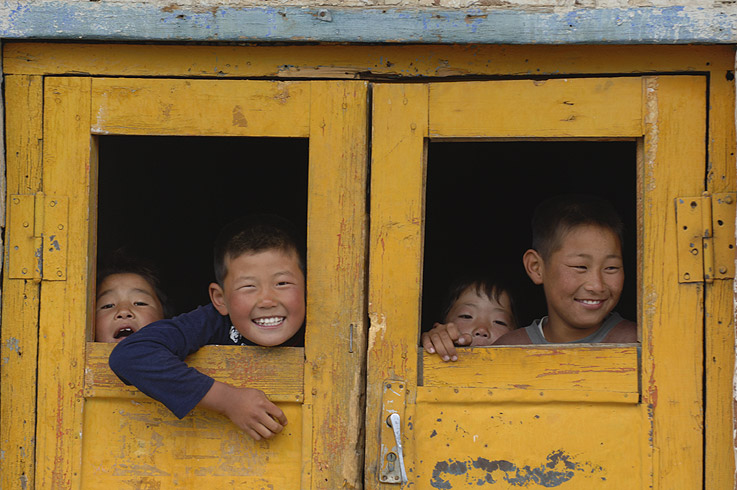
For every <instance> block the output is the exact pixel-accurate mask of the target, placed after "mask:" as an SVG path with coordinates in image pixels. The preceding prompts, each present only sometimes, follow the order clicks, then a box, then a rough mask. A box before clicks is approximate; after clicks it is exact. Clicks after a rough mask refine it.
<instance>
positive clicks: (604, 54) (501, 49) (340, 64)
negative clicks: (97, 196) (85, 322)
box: [0, 41, 737, 488]
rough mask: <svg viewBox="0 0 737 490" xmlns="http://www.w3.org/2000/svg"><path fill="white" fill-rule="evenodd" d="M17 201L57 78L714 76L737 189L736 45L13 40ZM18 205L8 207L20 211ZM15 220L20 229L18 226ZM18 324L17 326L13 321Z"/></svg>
mask: <svg viewBox="0 0 737 490" xmlns="http://www.w3.org/2000/svg"><path fill="white" fill-rule="evenodd" d="M2 49H3V55H4V56H3V72H4V75H5V92H4V98H5V116H6V125H5V135H6V150H7V153H6V157H7V162H6V164H7V194H8V195H12V194H31V195H33V194H35V193H36V192H37V191H40V190H42V187H41V171H42V168H43V167H42V165H41V150H42V147H43V144H44V134H43V123H42V108H43V84H44V78H45V77H47V76H54V75H62V76H74V75H78V74H80V73H85V74H89V75H90V76H93V77H99V76H125V77H131V76H140V77H167V76H169V77H191V78H202V77H205V78H249V77H258V78H271V79H281V78H285V77H286V78H289V77H301V76H309V77H314V78H320V77H325V76H327V77H330V78H344V79H351V78H355V77H356V76H362V77H365V78H368V79H370V78H372V77H376V78H384V77H392V78H399V79H410V78H411V77H415V76H418V77H439V78H443V77H447V76H465V75H472V76H474V77H482V78H483V77H491V78H500V77H502V78H503V77H526V76H534V77H546V76H561V75H562V74H570V75H571V76H580V75H601V74H616V73H626V74H635V73H642V74H652V75H657V74H659V73H704V74H706V75H708V97H709V104H708V106H709V108H708V112H707V120H708V126H709V138H708V139H707V142H706V146H707V149H708V159H709V161H708V176H707V182H706V185H707V190H708V191H709V192H711V193H718V192H726V191H734V182H735V180H737V177H736V173H737V172H736V170H737V169H736V166H735V157H734V155H735V146H736V145H735V117H734V107H735V103H734V101H735V84H734V60H735V47H734V46H728V45H725V46H706V45H688V46H686V45H684V46H671V45H650V46H635V45H599V46H571V45H568V46H566V45H556V46H547V45H537V46H524V45H482V44H478V45H468V46H442V45H376V46H360V45H353V46H337V45H325V46H310V45H302V46H299V45H297V46H294V45H293V46H192V45H151V44H149V45H142V44H141V45H135V44H117V45H114V44H84V43H45V42H26V41H20V42H15V41H6V42H4V43H3V46H2ZM10 205H11V202H10V200H8V208H9V207H10ZM10 219H11V216H10V213H8V225H9V226H10ZM5 251H6V261H5V265H6V267H5V270H7V247H6V249H5ZM705 288H706V310H707V312H709V313H708V314H707V315H706V320H705V332H706V337H705V340H706V352H705V355H706V359H707V362H706V380H705V382H706V400H705V401H706V412H705V433H706V441H705V447H706V451H705V457H706V463H705V464H706V467H708V468H710V469H715V468H716V469H718V470H714V471H708V472H706V474H705V478H706V487H707V488H726V487H731V486H733V485H734V451H733V437H732V429H731V428H732V423H733V407H732V404H733V402H732V401H733V373H734V337H735V336H734V310H733V305H734V292H733V281H732V280H718V281H714V282H713V283H711V284H707V285H706V286H705ZM39 289H40V287H39V283H38V282H35V281H34V280H20V279H15V280H10V279H8V278H7V276H4V282H3V320H4V321H3V327H2V344H1V346H0V349H1V356H0V357H1V358H2V359H3V360H2V364H0V379H2V394H3V396H2V403H1V405H2V406H1V410H0V418H2V420H13V421H14V423H12V424H5V423H3V424H0V434H1V435H0V444H2V451H3V454H4V461H3V472H2V475H0V478H2V481H3V482H4V483H3V487H5V486H8V487H14V486H19V485H25V486H27V487H28V488H33V486H34V472H35V470H34V466H35V460H34V454H35V440H34V438H35V407H36V393H35V384H36V379H37V376H36V356H37V342H38V300H39ZM11 319H12V320H11Z"/></svg>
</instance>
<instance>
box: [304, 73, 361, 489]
mask: <svg viewBox="0 0 737 490" xmlns="http://www.w3.org/2000/svg"><path fill="white" fill-rule="evenodd" d="M310 85H311V105H310V169H309V200H308V201H309V202H308V238H307V243H308V260H307V263H308V267H309V272H308V274H307V281H308V288H307V289H308V291H309V295H308V298H307V300H308V301H307V319H308V325H307V339H306V341H305V352H306V358H307V363H306V369H305V370H306V374H305V397H306V399H307V400H308V401H307V403H306V406H310V408H311V412H312V432H311V434H312V437H311V438H310V432H305V433H304V438H305V440H307V441H310V439H311V446H310V447H309V450H308V451H307V452H305V455H304V456H303V457H304V458H305V459H307V458H311V469H310V472H311V479H312V481H311V484H310V485H309V488H314V489H318V488H320V489H326V490H331V489H335V488H361V475H362V467H361V464H362V461H363V438H362V433H363V431H362V429H363V418H364V405H363V400H364V397H363V390H364V384H365V381H364V373H365V362H366V358H365V356H366V320H365V319H366V300H365V292H364V291H365V286H366V272H365V263H366V248H367V217H366V178H367V164H368V127H367V124H368V84H367V83H366V82H352V81H346V82H319V81H318V82H312V83H311V84H310ZM306 418H308V417H306ZM303 488H307V487H304V485H303Z"/></svg>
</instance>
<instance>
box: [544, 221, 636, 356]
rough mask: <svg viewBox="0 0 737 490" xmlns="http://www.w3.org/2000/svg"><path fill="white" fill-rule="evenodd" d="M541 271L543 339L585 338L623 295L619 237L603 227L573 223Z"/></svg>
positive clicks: (600, 323) (622, 271)
mask: <svg viewBox="0 0 737 490" xmlns="http://www.w3.org/2000/svg"><path fill="white" fill-rule="evenodd" d="M542 274H543V278H542V282H543V287H544V288H545V298H546V300H547V303H548V322H547V323H546V324H545V325H544V326H543V332H544V334H545V337H546V338H547V339H548V340H549V341H551V342H568V341H571V340H578V339H580V338H583V337H586V336H587V335H589V334H591V333H593V332H595V331H596V330H597V329H598V328H599V327H600V326H601V325H602V323H603V322H604V319H605V318H606V316H607V315H608V314H609V313H610V312H611V311H612V310H613V309H614V307H615V306H616V305H617V303H618V302H619V297H620V295H621V294H622V287H623V284H624V268H623V265H622V253H621V247H620V243H619V239H618V238H617V236H616V235H615V234H614V233H613V232H612V231H611V230H608V229H606V228H602V227H599V226H592V225H583V226H577V227H575V228H573V229H572V230H570V231H569V232H568V233H567V234H566V235H565V238H564V239H563V243H562V245H561V248H560V249H558V250H556V251H555V252H553V253H552V254H551V256H550V257H549V259H548V260H547V261H544V263H543V267H542Z"/></svg>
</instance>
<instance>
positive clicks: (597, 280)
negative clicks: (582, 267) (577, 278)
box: [588, 271, 604, 291]
mask: <svg viewBox="0 0 737 490" xmlns="http://www.w3.org/2000/svg"><path fill="white" fill-rule="evenodd" d="M588 287H589V289H590V290H591V291H603V290H604V277H602V274H601V272H595V271H592V272H591V274H590V275H589V280H588Z"/></svg>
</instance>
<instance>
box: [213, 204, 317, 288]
mask: <svg viewBox="0 0 737 490" xmlns="http://www.w3.org/2000/svg"><path fill="white" fill-rule="evenodd" d="M266 250H280V251H282V252H287V253H289V252H294V253H296V254H297V260H298V262H299V268H300V269H301V270H302V273H303V274H306V267H305V251H304V239H303V238H302V237H301V236H300V234H299V233H298V232H297V230H296V228H295V227H294V225H293V224H292V223H291V222H289V221H288V220H286V219H284V218H282V217H281V216H277V215H273V214H253V215H249V216H245V217H243V218H240V219H238V220H236V221H233V222H232V223H229V224H227V225H226V226H225V227H224V228H223V229H222V230H221V231H220V233H219V234H218V237H217V239H216V240H215V247H214V266H215V280H216V281H217V283H218V284H219V285H220V286H221V287H223V281H224V280H225V276H226V275H227V273H228V268H227V267H226V265H225V262H226V259H227V258H235V257H239V256H241V255H243V254H244V253H258V252H264V251H266Z"/></svg>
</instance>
